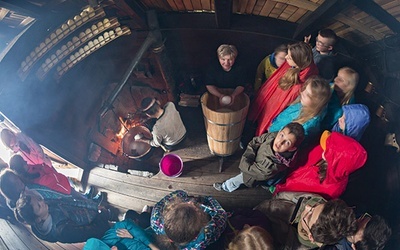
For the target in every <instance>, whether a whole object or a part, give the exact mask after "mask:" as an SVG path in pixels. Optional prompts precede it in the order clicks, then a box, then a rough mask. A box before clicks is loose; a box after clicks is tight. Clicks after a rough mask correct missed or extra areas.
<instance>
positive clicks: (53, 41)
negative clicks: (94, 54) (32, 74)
mask: <svg viewBox="0 0 400 250" xmlns="http://www.w3.org/2000/svg"><path fill="white" fill-rule="evenodd" d="M105 15H106V14H105V12H104V10H103V9H102V8H100V7H99V8H96V9H93V8H92V7H90V6H88V7H86V8H85V9H83V10H82V11H81V13H80V14H79V15H76V16H74V17H73V18H72V19H69V20H67V21H66V22H65V23H63V24H62V25H60V26H59V27H58V28H56V29H55V31H54V32H52V33H51V34H50V35H48V36H47V37H46V38H45V39H44V40H43V42H41V43H40V44H39V45H38V46H36V47H35V49H34V50H33V51H31V52H30V54H29V55H28V56H27V57H26V58H25V60H24V61H22V62H21V66H20V68H19V70H18V73H19V76H20V77H21V79H25V78H26V76H27V74H28V73H29V71H30V70H31V69H32V67H33V65H35V63H36V62H37V61H38V60H39V59H41V57H42V56H43V55H45V54H46V53H47V52H49V51H50V50H51V49H52V48H53V47H54V46H56V45H57V44H58V43H59V42H60V41H61V40H63V39H64V38H65V37H67V36H68V35H70V34H71V33H72V32H74V31H75V30H76V29H78V28H79V27H80V26H82V25H84V24H86V23H88V22H90V21H93V20H95V19H98V18H101V17H104V16H105Z"/></svg>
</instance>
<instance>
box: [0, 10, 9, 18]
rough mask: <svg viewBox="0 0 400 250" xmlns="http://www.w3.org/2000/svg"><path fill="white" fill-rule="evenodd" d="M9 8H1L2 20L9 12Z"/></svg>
mask: <svg viewBox="0 0 400 250" xmlns="http://www.w3.org/2000/svg"><path fill="white" fill-rule="evenodd" d="M8 12H9V10H8V9H5V8H0V20H3V19H4V17H5V16H6V15H7V14H8Z"/></svg>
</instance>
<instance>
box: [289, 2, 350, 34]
mask: <svg viewBox="0 0 400 250" xmlns="http://www.w3.org/2000/svg"><path fill="white" fill-rule="evenodd" d="M297 2H298V1H297ZM352 2H354V0H329V1H325V2H324V3H323V4H321V5H320V6H319V7H318V8H317V9H316V10H315V11H314V12H313V13H312V14H311V15H309V16H308V17H307V18H305V19H304V20H303V21H302V22H301V24H300V25H299V26H298V27H297V29H296V31H295V33H294V35H293V38H294V39H296V40H303V37H304V36H305V35H308V34H311V33H312V32H314V31H316V30H318V29H320V28H321V27H323V26H324V24H326V23H327V22H329V21H330V20H331V19H332V18H333V17H334V16H336V15H337V13H339V12H341V11H342V10H344V9H346V8H347V7H348V6H349V5H351V4H352Z"/></svg>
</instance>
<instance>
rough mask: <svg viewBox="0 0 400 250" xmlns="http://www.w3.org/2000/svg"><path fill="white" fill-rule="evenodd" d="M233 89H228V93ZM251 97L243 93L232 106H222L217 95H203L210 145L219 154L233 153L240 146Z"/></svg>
mask: <svg viewBox="0 0 400 250" xmlns="http://www.w3.org/2000/svg"><path fill="white" fill-rule="evenodd" d="M232 91H233V90H229V89H226V90H224V92H226V93H227V94H229V93H232ZM249 103H250V100H249V97H248V96H247V95H246V94H245V93H241V94H240V95H238V96H237V97H236V98H235V103H233V104H232V105H231V106H229V107H226V106H221V105H220V104H219V100H218V98H217V97H216V96H213V95H211V94H209V93H204V94H203V95H202V97H201V107H202V110H203V116H204V123H205V127H206V131H207V141H208V147H209V148H210V150H211V153H212V154H215V155H218V156H228V155H232V154H233V153H234V152H235V151H236V150H237V149H238V147H239V144H240V138H241V136H242V131H243V127H244V123H245V121H246V116H247V111H248V109H249Z"/></svg>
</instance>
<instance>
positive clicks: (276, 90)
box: [248, 42, 318, 136]
mask: <svg viewBox="0 0 400 250" xmlns="http://www.w3.org/2000/svg"><path fill="white" fill-rule="evenodd" d="M312 75H318V68H317V66H315V64H314V62H313V55H312V50H311V47H310V45H308V44H306V43H304V42H298V43H295V44H292V45H289V46H288V54H287V56H286V62H285V63H284V64H283V65H282V66H280V67H279V68H278V69H277V70H276V71H275V73H274V74H272V76H271V77H270V78H268V80H267V81H266V82H265V83H264V84H263V85H262V86H261V88H260V89H259V91H258V92H257V96H256V98H255V100H254V102H253V104H252V106H251V108H250V112H249V116H248V118H249V120H250V121H252V122H257V130H256V136H260V135H261V134H263V133H265V132H267V131H268V128H269V126H270V125H271V122H272V120H273V119H274V118H275V117H276V116H277V115H278V114H279V113H280V112H282V111H283V110H284V109H285V108H286V107H287V106H289V104H291V103H292V102H293V101H294V100H295V99H296V98H297V97H298V95H299V93H300V89H301V86H302V85H303V83H304V82H305V81H306V80H307V78H308V77H310V76H312Z"/></svg>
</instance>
